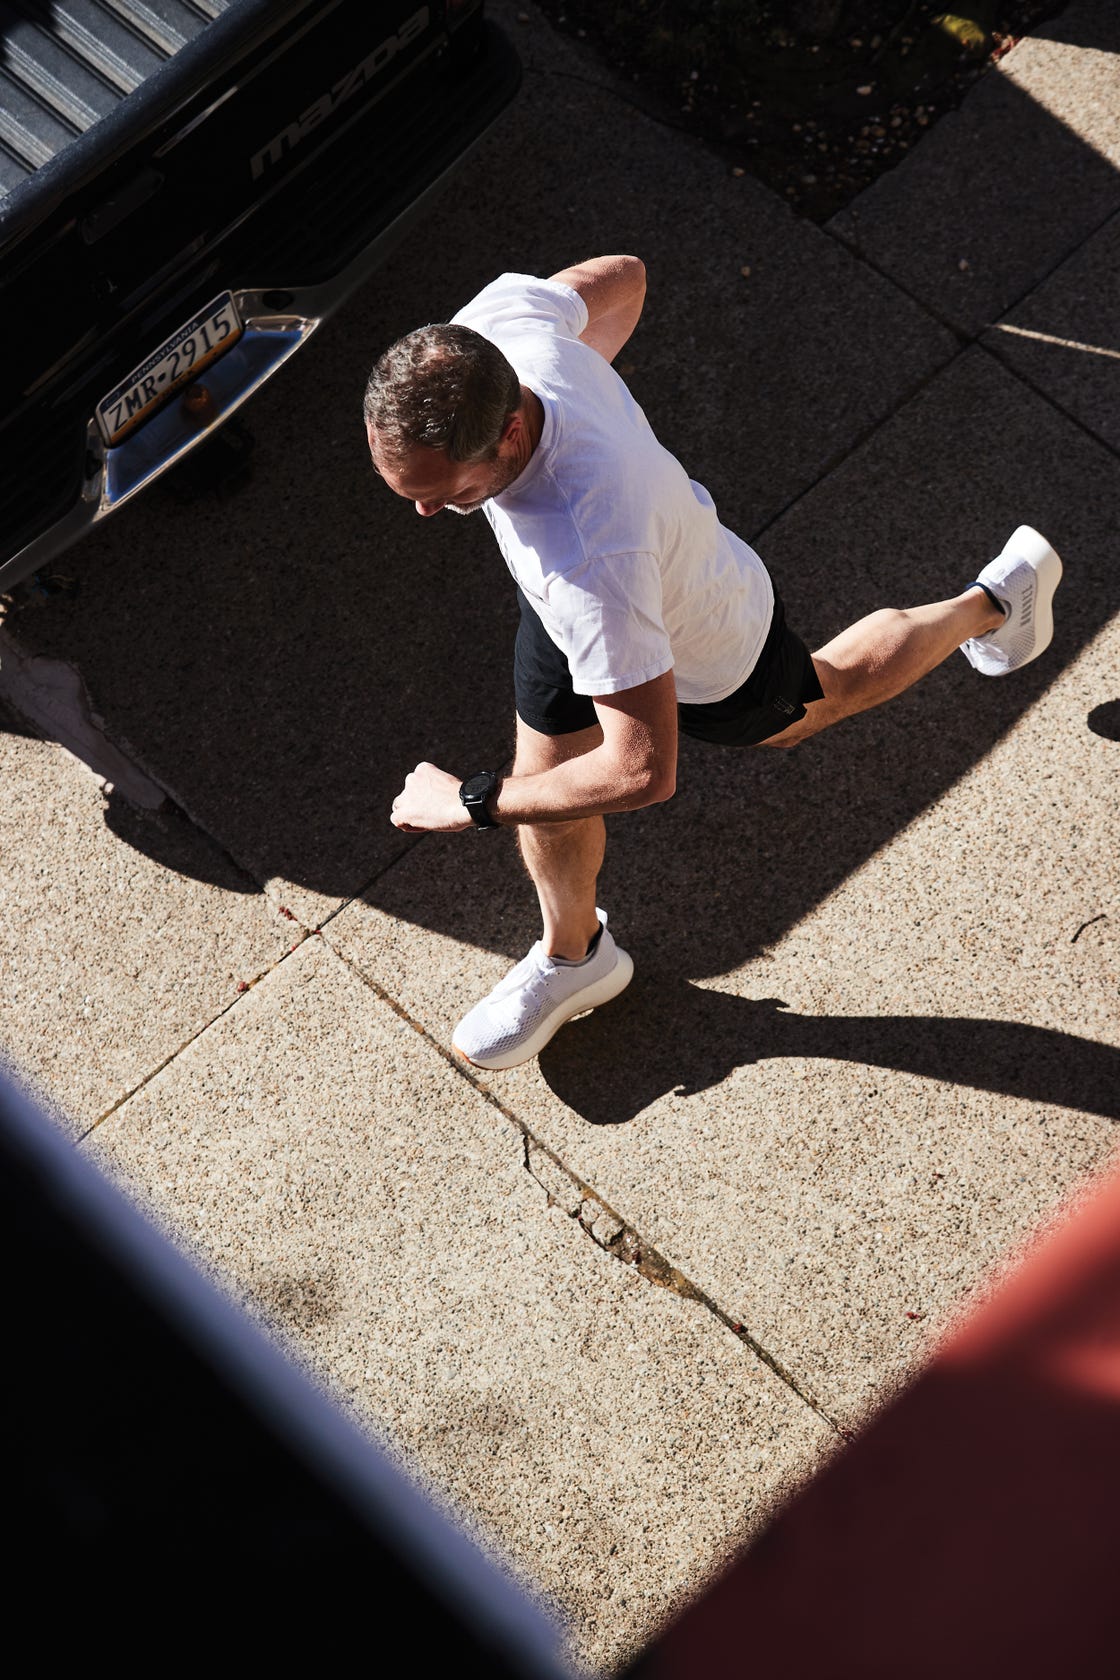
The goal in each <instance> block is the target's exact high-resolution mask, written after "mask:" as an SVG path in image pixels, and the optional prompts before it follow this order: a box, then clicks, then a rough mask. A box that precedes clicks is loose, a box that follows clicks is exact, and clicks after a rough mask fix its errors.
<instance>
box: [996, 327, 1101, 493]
mask: <svg viewBox="0 0 1120 1680" xmlns="http://www.w3.org/2000/svg"><path fill="white" fill-rule="evenodd" d="M1001 328H1004V330H1006V328H1005V324H1004V323H1003V322H1000V321H997V322H996V323H995V325H994V326H993V327H985V329H984V330H985V332H998V331H999V330H1000V329H1001ZM976 347H977V349H978V350H983V352H984V354H985V355H986V356H990V357H991V359H992V361H993V362H995V364H996V366H997V367H998V368H999V369H1000V371H1001V372H1002V373H1006V374H1008V375H1009V376H1010V377H1011V378H1012V379H1015V380H1018V382H1019V384H1020V385H1023V386H1025V388H1026V389H1027V390H1028V391H1030V392H1031V394H1032V396H1036V397H1039V398H1040V399H1041V400H1042V401H1043V402H1044V403H1045V404H1046V406H1047V408H1051V409H1053V411H1054V413H1055V414H1057V415H1059V416H1060V417H1061V418H1062V419H1063V420H1064V421H1065V422H1066V424H1067V425H1069V426H1073V427H1075V428H1076V429H1077V431H1079V432H1080V433H1081V434H1082V436H1084V437H1087V438H1088V439H1089V441H1090V442H1091V443H1094V444H1096V446H1097V448H1098V449H1103V450H1105V451H1106V452H1107V453H1108V454H1109V455H1112V456H1114V457H1115V458H1116V459H1118V460H1120V449H1117V448H1116V446H1115V444H1112V443H1109V441H1108V439H1107V438H1103V437H1101V435H1100V433H1099V432H1094V431H1093V429H1092V427H1090V426H1087V425H1086V424H1085V422H1084V420H1081V419H1080V418H1079V417H1078V416H1077V415H1076V414H1073V413H1071V411H1070V410H1069V409H1068V408H1063V407H1062V405H1061V403H1060V402H1059V401H1058V400H1057V398H1056V397H1054V396H1052V395H1051V393H1050V392H1049V391H1048V390H1047V389H1046V387H1045V386H1044V385H1038V384H1036V383H1035V381H1034V380H1033V379H1032V378H1031V376H1030V374H1028V373H1024V371H1023V369H1022V368H1021V367H1017V366H1016V365H1015V364H1014V363H1012V362H1008V361H1005V360H1004V358H1003V356H1002V355H1001V354H1000V352H999V349H998V347H997V345H996V344H994V343H992V341H991V340H990V339H981V340H977V346H976ZM1076 348H1078V349H1080V348H1082V346H1080V345H1078V346H1076ZM1085 348H1086V349H1089V348H1093V349H1095V348H1096V346H1086V347H1085ZM1101 353H1102V354H1105V355H1109V356H1115V355H1116V354H1117V352H1116V351H1115V350H1104V351H1102V352H1101Z"/></svg>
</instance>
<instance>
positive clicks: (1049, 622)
mask: <svg viewBox="0 0 1120 1680" xmlns="http://www.w3.org/2000/svg"><path fill="white" fill-rule="evenodd" d="M976 581H977V582H978V583H983V584H987V586H988V588H989V589H990V590H991V592H992V594H993V595H994V596H996V598H997V600H999V601H1000V602H1002V604H1003V606H1004V607H1005V608H1006V609H1007V616H1006V617H1005V618H1004V621H1003V623H1002V624H1001V625H1000V626H999V628H998V629H996V630H992V631H990V632H989V633H988V635H986V636H974V637H973V638H972V640H971V641H969V642H965V643H964V644H963V646H962V647H961V652H962V653H963V654H964V656H965V658H966V659H967V660H968V662H969V664H970V665H975V667H976V669H977V670H978V671H981V672H983V674H984V676H986V677H1005V676H1006V675H1007V673H1008V672H1009V671H1017V670H1018V669H1019V667H1020V666H1021V665H1029V664H1030V662H1031V660H1032V659H1037V658H1038V656H1039V654H1040V653H1042V652H1043V650H1044V649H1045V648H1048V647H1049V646H1050V638H1051V637H1052V636H1053V634H1054V607H1053V602H1054V591H1055V589H1057V587H1058V585H1059V583H1060V582H1061V581H1062V562H1061V561H1060V560H1059V559H1058V556H1057V555H1056V554H1055V553H1054V550H1053V549H1052V548H1051V547H1050V544H1049V543H1048V542H1047V541H1046V538H1045V537H1044V536H1041V535H1040V534H1039V532H1037V531H1035V530H1033V529H1032V528H1031V526H1030V525H1020V526H1019V529H1018V530H1017V531H1016V532H1014V533H1013V535H1012V536H1010V537H1009V538H1008V540H1007V542H1006V543H1005V544H1004V548H1003V552H1002V554H999V555H997V556H996V558H995V559H994V560H989V562H988V564H987V565H986V566H985V567H984V570H983V571H982V572H981V573H980V576H979V577H978V578H977V580H976Z"/></svg>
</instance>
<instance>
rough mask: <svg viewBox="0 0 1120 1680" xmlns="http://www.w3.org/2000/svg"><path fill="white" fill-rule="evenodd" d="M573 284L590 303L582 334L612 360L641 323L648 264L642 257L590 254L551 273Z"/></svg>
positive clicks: (585, 300)
mask: <svg viewBox="0 0 1120 1680" xmlns="http://www.w3.org/2000/svg"><path fill="white" fill-rule="evenodd" d="M550 278H551V279H553V280H560V281H562V282H563V284H564V285H565V286H571V288H572V290H573V291H576V292H578V293H579V295H580V297H581V298H582V299H583V301H584V303H585V304H586V306H587V314H588V322H587V326H586V327H585V328H584V330H583V332H582V333H580V338H581V339H582V340H583V342H584V344H589V345H590V346H591V348H592V350H597V351H598V352H599V354H600V356H602V357H603V358H604V360H605V361H608V362H613V361H614V359H615V357H616V356H617V355H618V352H619V351H620V350H621V349H622V346H623V345H624V344H625V343H626V340H627V339H628V338H629V337H630V334H631V333H632V332H633V331H634V328H635V327H636V326H637V324H638V320H639V317H640V316H641V313H642V304H643V302H644V301H645V295H646V267H645V264H644V263H643V262H642V260H641V258H640V257H588V259H587V261H586V262H581V263H576V264H575V265H574V266H573V267H572V268H562V269H561V270H560V272H559V274H553V275H551V276H550Z"/></svg>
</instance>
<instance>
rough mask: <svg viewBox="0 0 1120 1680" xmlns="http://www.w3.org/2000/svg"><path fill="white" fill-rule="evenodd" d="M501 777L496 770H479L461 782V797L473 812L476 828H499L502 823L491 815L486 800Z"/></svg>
mask: <svg viewBox="0 0 1120 1680" xmlns="http://www.w3.org/2000/svg"><path fill="white" fill-rule="evenodd" d="M500 780H501V778H500V777H499V775H498V772H497V771H496V770H478V771H476V772H475V774H474V775H473V776H468V777H467V779H466V781H465V782H460V784H459V798H460V799H461V800H462V801H463V804H464V805H465V806H466V807H467V810H468V811H469V812H470V814H471V821H472V822H473V823H474V826H475V827H476V828H498V827H500V824H499V823H498V822H496V821H495V819H494V818H493V817H492V816H491V815H490V812H489V811H488V810H487V808H486V801H487V800H488V799H489V797H490V795H491V794H492V793H493V792H494V790H495V788H496V787H497V785H498V782H499V781H500Z"/></svg>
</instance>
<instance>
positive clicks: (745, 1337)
mask: <svg viewBox="0 0 1120 1680" xmlns="http://www.w3.org/2000/svg"><path fill="white" fill-rule="evenodd" d="M326 943H327V945H328V948H329V949H330V950H332V951H333V952H334V954H335V956H337V957H338V958H339V960H340V961H341V962H344V963H345V964H346V966H347V967H348V968H350V969H351V970H352V972H353V973H354V974H355V975H356V976H357V977H358V979H359V980H360V981H361V982H362V984H363V985H365V986H368V987H369V989H370V990H371V991H372V992H373V993H374V994H375V995H376V996H377V997H378V998H380V999H381V1001H382V1002H383V1003H385V1004H387V1005H388V1006H389V1008H390V1009H391V1010H392V1011H393V1013H394V1014H395V1015H397V1016H399V1018H400V1019H401V1020H402V1021H405V1022H407V1024H408V1025H409V1026H410V1027H411V1028H412V1029H413V1031H414V1032H416V1033H419V1035H420V1036H421V1037H422V1038H424V1039H426V1040H427V1042H428V1044H429V1045H430V1047H431V1048H432V1049H433V1050H435V1052H436V1053H437V1055H439V1056H441V1057H442V1058H443V1060H444V1061H445V1062H446V1063H447V1064H448V1066H449V1067H452V1068H454V1070H455V1072H456V1073H457V1074H459V1075H460V1077H461V1078H463V1079H466V1080H467V1081H468V1083H469V1084H471V1085H472V1086H473V1087H474V1089H475V1090H476V1091H477V1092H478V1094H479V1096H480V1097H482V1099H483V1100H484V1101H485V1102H486V1103H488V1104H489V1105H490V1107H491V1108H493V1109H496V1110H497V1112H498V1113H499V1114H500V1115H501V1116H502V1119H503V1120H505V1121H507V1122H508V1123H509V1125H511V1126H512V1127H513V1128H514V1129H515V1131H517V1132H518V1133H519V1134H520V1136H521V1143H522V1149H523V1151H524V1157H523V1164H524V1167H525V1170H526V1171H527V1172H528V1174H529V1176H530V1177H531V1178H532V1179H533V1180H534V1182H535V1183H536V1184H538V1185H539V1186H540V1188H541V1189H542V1190H543V1191H544V1194H545V1196H546V1198H547V1201H548V1205H549V1206H550V1207H557V1208H560V1209H561V1210H562V1211H563V1212H564V1213H566V1214H567V1215H568V1217H569V1218H570V1219H572V1220H574V1221H575V1222H576V1223H577V1224H578V1225H579V1226H580V1229H581V1230H582V1231H584V1232H585V1233H586V1235H587V1236H588V1237H590V1239H591V1241H592V1242H593V1243H595V1245H596V1247H598V1248H601V1249H602V1250H603V1252H604V1253H605V1254H609V1255H610V1256H611V1257H612V1259H615V1260H619V1261H621V1263H622V1264H623V1265H624V1266H632V1267H633V1268H634V1270H635V1271H636V1272H638V1274H639V1275H640V1276H641V1277H643V1278H644V1279H645V1280H646V1282H647V1283H651V1284H654V1285H655V1286H656V1287H657V1288H658V1289H667V1290H669V1291H671V1293H672V1294H674V1295H679V1296H680V1297H681V1299H682V1300H685V1301H695V1302H696V1304H697V1305H698V1306H700V1307H702V1308H703V1309H704V1311H706V1312H709V1313H711V1315H712V1317H713V1318H716V1319H718V1321H719V1322H720V1324H722V1325H723V1326H724V1328H725V1329H727V1330H730V1332H731V1333H732V1335H733V1336H735V1337H736V1339H737V1340H738V1341H740V1342H742V1344H743V1346H744V1347H746V1348H748V1349H749V1350H750V1352H751V1353H753V1354H754V1355H755V1357H756V1358H757V1359H759V1360H761V1361H762V1363H763V1364H764V1365H765V1366H767V1368H768V1369H769V1370H770V1371H772V1372H773V1374H774V1375H775V1376H776V1377H777V1378H778V1380H779V1381H780V1382H782V1383H783V1384H784V1385H785V1386H786V1387H787V1388H789V1389H790V1390H792V1392H793V1393H794V1394H795V1395H796V1396H797V1398H798V1399H799V1400H800V1401H802V1403H803V1404H804V1405H806V1406H808V1407H809V1408H810V1410H811V1411H813V1412H815V1413H816V1414H817V1416H818V1417H819V1418H821V1419H822V1420H823V1421H824V1422H825V1423H827V1424H828V1426H829V1428H830V1429H833V1430H835V1431H836V1433H837V1434H838V1435H840V1436H841V1437H842V1438H843V1439H844V1440H850V1439H851V1434H850V1431H849V1430H847V1429H845V1428H844V1426H843V1425H842V1424H841V1423H840V1421H839V1420H838V1419H837V1418H835V1417H833V1416H832V1414H831V1413H830V1412H828V1411H827V1410H826V1408H825V1407H824V1406H823V1405H822V1404H821V1402H820V1401H819V1400H818V1399H817V1398H816V1396H815V1395H814V1394H812V1393H811V1392H810V1390H809V1389H807V1388H806V1387H805V1386H804V1384H802V1383H800V1382H799V1381H798V1379H797V1378H796V1377H795V1376H794V1375H793V1373H792V1372H791V1371H789V1370H787V1368H786V1367H785V1366H784V1365H783V1364H782V1363H781V1361H780V1360H778V1359H776V1358H775V1357H774V1355H773V1354H772V1353H771V1352H770V1351H769V1350H768V1349H767V1348H765V1347H764V1346H763V1345H762V1343H761V1342H759V1341H757V1340H756V1339H755V1337H754V1336H752V1335H751V1333H750V1331H749V1330H748V1329H747V1327H746V1325H745V1324H743V1323H741V1322H740V1321H739V1320H738V1319H736V1318H735V1317H734V1315H733V1314H731V1313H729V1312H726V1311H725V1310H724V1309H723V1307H721V1306H720V1305H719V1303H718V1302H717V1301H715V1300H713V1299H712V1297H711V1296H710V1295H709V1294H708V1293H707V1292H706V1291H705V1290H703V1289H701V1288H700V1287H699V1285H697V1284H695V1283H693V1282H692V1280H691V1278H689V1277H686V1275H685V1274H684V1272H682V1271H681V1270H680V1269H679V1268H678V1267H677V1266H674V1265H673V1263H672V1261H671V1260H668V1259H666V1257H665V1255H663V1254H662V1253H661V1252H660V1251H659V1250H658V1249H657V1248H655V1247H654V1245H653V1244H652V1243H650V1242H647V1241H646V1239H645V1238H644V1237H643V1236H642V1235H641V1233H640V1232H639V1231H637V1230H636V1229H635V1228H634V1226H632V1225H631V1224H630V1223H629V1222H628V1221H627V1220H626V1219H624V1218H623V1217H622V1215H621V1214H619V1213H618V1212H617V1211H616V1210H615V1209H614V1208H613V1207H612V1206H611V1205H610V1203H609V1202H608V1201H606V1200H605V1199H604V1198H603V1197H602V1196H600V1195H599V1193H598V1191H596V1190H594V1189H592V1187H591V1185H589V1184H588V1183H586V1181H585V1180H584V1179H582V1178H580V1177H579V1175H578V1173H574V1172H573V1171H572V1170H571V1168H570V1167H568V1166H567V1165H566V1164H565V1163H564V1161H563V1160H562V1159H561V1158H560V1156H559V1155H557V1154H556V1152H555V1150H553V1149H550V1148H549V1146H548V1145H547V1144H546V1143H543V1142H542V1141H541V1140H540V1138H538V1137H536V1136H535V1134H534V1133H533V1132H532V1130H531V1129H530V1128H529V1127H528V1126H527V1125H526V1124H525V1122H524V1121H523V1120H522V1119H521V1118H520V1116H519V1115H518V1114H516V1113H515V1112H514V1110H513V1109H512V1108H510V1107H508V1105H507V1104H506V1103H504V1102H502V1100H501V1098H500V1097H498V1096H496V1095H495V1093H494V1092H493V1091H492V1090H491V1089H490V1087H489V1086H488V1085H486V1084H485V1083H484V1081H483V1080H482V1079H481V1078H480V1077H479V1075H478V1073H477V1072H476V1071H475V1070H474V1068H472V1066H471V1065H470V1063H469V1062H465V1061H464V1060H463V1058H462V1057H461V1056H457V1055H455V1054H454V1053H453V1052H452V1051H450V1050H448V1049H446V1048H445V1046H444V1045H442V1044H441V1043H440V1042H439V1040H438V1039H436V1038H434V1037H433V1036H432V1034H431V1033H430V1032H429V1031H428V1029H427V1028H426V1027H425V1026H424V1025H423V1023H422V1022H420V1021H417V1020H416V1019H415V1018H414V1017H413V1016H412V1015H411V1014H410V1013H409V1011H408V1010H407V1009H405V1008H404V1006H403V1005H402V1004H401V1003H399V1002H398V1000H397V999H396V998H394V997H393V996H392V995H391V994H390V993H389V992H387V991H386V990H385V988H384V986H381V985H379V984H378V982H377V981H376V980H374V979H373V977H372V976H371V975H369V974H367V973H366V972H365V971H364V970H363V969H362V968H361V967H360V966H359V965H358V964H357V963H355V962H353V961H352V959H351V958H349V957H347V956H345V955H344V954H343V953H342V952H341V951H338V950H337V949H336V948H335V947H334V946H333V945H331V944H330V941H329V940H327V941H326Z"/></svg>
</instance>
